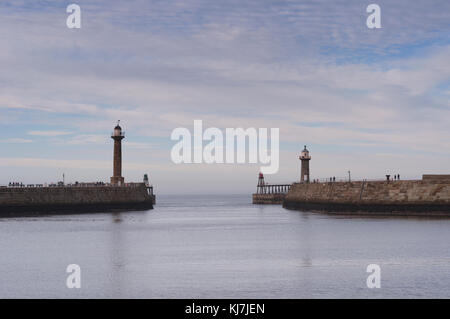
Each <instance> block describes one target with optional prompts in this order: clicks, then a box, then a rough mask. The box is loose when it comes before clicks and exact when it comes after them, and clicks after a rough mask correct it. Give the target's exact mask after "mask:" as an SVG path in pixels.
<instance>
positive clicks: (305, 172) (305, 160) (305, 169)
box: [298, 145, 311, 183]
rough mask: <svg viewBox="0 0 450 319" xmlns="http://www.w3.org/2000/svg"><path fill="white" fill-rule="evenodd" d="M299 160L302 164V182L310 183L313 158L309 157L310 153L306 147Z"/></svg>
mask: <svg viewBox="0 0 450 319" xmlns="http://www.w3.org/2000/svg"><path fill="white" fill-rule="evenodd" d="M298 158H299V159H300V161H301V162H302V168H301V176H300V182H301V183H305V182H306V183H309V161H310V160H311V156H310V155H309V151H308V150H307V149H306V145H305V148H304V149H303V151H302V152H301V154H300V156H299V157H298Z"/></svg>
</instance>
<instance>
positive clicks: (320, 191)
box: [283, 180, 450, 214]
mask: <svg viewBox="0 0 450 319" xmlns="http://www.w3.org/2000/svg"><path fill="white" fill-rule="evenodd" d="M283 207H286V208H291V209H301V210H322V211H333V212H353V211H359V212H361V211H366V212H386V213H389V214H391V213H392V212H399V213H401V212H424V213H430V212H433V213H434V212H435V213H438V214H439V213H445V214H448V213H450V182H449V181H445V180H442V181H437V180H434V181H426V180H421V181H419V180H417V181H390V182H388V181H369V182H364V181H357V182H330V183H302V184H300V183H295V184H293V185H292V187H291V188H290V190H289V192H288V194H287V195H286V198H285V200H284V202H283Z"/></svg>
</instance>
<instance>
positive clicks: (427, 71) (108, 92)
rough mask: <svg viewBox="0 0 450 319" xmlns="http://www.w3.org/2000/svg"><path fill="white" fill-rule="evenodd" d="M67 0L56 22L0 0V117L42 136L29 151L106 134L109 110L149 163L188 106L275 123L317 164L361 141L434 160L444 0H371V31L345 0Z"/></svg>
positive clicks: (444, 67) (370, 160) (44, 11)
mask: <svg viewBox="0 0 450 319" xmlns="http://www.w3.org/2000/svg"><path fill="white" fill-rule="evenodd" d="M77 3H78V4H79V5H80V6H81V8H82V19H83V23H82V28H81V29H80V30H68V29H67V28H66V27H65V18H66V16H67V14H66V12H65V8H64V6H65V4H63V3H62V2H59V1H54V2H53V1H45V2H39V5H37V4H31V3H29V2H28V1H21V2H17V1H2V3H1V4H0V14H1V16H2V19H0V37H1V38H2V50H0V64H1V65H2V72H1V73H0V83H1V88H0V109H1V114H0V121H1V123H3V124H4V125H7V126H8V129H9V130H12V131H13V133H14V135H13V136H23V134H27V132H28V133H29V134H30V135H32V136H43V137H52V138H48V139H41V140H45V141H42V142H41V144H40V151H41V152H43V153H46V152H48V153H50V152H55V153H57V152H58V150H60V149H61V148H63V147H65V146H67V145H68V146H71V147H77V146H78V145H79V146H84V145H86V147H91V145H101V144H105V145H106V143H110V142H111V141H110V139H109V133H110V130H111V128H112V126H113V125H114V123H115V121H116V120H118V119H121V120H122V121H123V126H124V129H125V130H128V131H130V132H132V135H130V136H128V135H127V138H126V143H127V144H126V145H127V149H130V152H128V153H126V154H125V155H127V154H129V155H130V156H132V157H131V158H128V159H127V160H129V161H135V162H139V161H140V159H141V158H143V157H145V158H146V159H149V160H150V161H151V159H152V154H164V152H167V149H168V148H169V146H170V140H169V137H170V132H171V130H173V129H174V128H176V127H179V126H184V127H191V125H192V122H193V120H194V119H199V118H200V119H202V120H203V121H204V123H205V125H208V126H215V127H221V128H224V127H237V126H240V127H244V128H245V127H252V126H253V127H279V128H280V134H281V139H282V141H281V142H282V144H283V143H284V144H285V145H288V146H286V147H289V148H290V151H291V152H292V153H295V152H296V149H295V148H296V147H297V146H294V145H297V144H298V147H301V146H302V145H303V144H305V143H307V144H312V145H311V151H312V152H313V151H314V150H315V149H316V150H317V151H320V152H321V156H325V157H327V158H328V159H329V160H328V161H329V162H331V161H332V159H333V158H335V156H336V153H335V152H336V148H337V146H338V145H339V146H341V147H343V148H345V150H346V152H349V153H350V154H359V153H358V152H360V150H361V149H363V150H364V152H365V153H366V154H368V156H367V157H364V160H365V161H367V162H365V167H366V171H367V173H370V172H372V171H373V169H374V167H378V166H386V167H387V166H389V165H390V164H391V162H390V161H389V158H386V157H383V156H375V155H376V154H390V153H392V154H394V153H396V154H402V156H405V157H406V156H408V158H411V161H412V162H414V161H413V158H415V159H418V158H419V157H418V156H419V155H414V154H416V153H417V154H419V153H420V154H424V153H425V152H426V153H428V154H430V153H432V154H437V157H436V158H437V159H438V160H439V161H440V162H439V161H438V160H436V161H435V162H433V163H434V165H435V166H436V167H445V163H444V161H445V160H444V159H445V157H446V156H447V162H448V156H450V145H449V141H450V128H449V127H450V126H449V120H448V119H449V118H450V100H449V98H448V94H449V93H448V92H450V69H449V68H450V64H449V63H448V61H449V60H450V24H449V23H448V12H449V11H450V2H448V1H447V0H436V1H433V4H432V5H431V3H430V1H427V0H418V1H407V0H399V1H388V0H379V1H377V3H378V4H379V5H380V6H381V10H382V15H381V17H382V29H380V30H369V29H367V27H366V25H365V19H366V17H367V13H366V11H365V8H366V6H367V4H368V3H367V4H366V3H363V2H361V1H359V0H354V1H345V2H343V1H329V0H326V1H325V0H314V1H312V0H311V1H261V0H257V1H256V0H255V1H253V0H250V1H245V2H242V1H237V0H233V1H213V2H212V1H207V0H187V1H185V0H168V1H162V2H161V1H144V0H130V1H126V2H123V1H116V0H111V1H95V2H92V1H86V0H80V1H79V2H77ZM62 123H63V124H64V126H62ZM46 143H47V144H46ZM32 144H33V145H34V144H36V143H32ZM30 146H32V145H31V144H30ZM92 148H94V147H93V146H92ZM133 150H134V151H133ZM33 151H35V150H32V149H30V152H33ZM20 152H22V153H20V155H17V156H22V155H23V152H24V150H20ZM109 155H110V154H109V153H108V156H109ZM369 155H372V156H369ZM12 156H14V154H13V155H12ZM355 156H360V154H359V155H355ZM161 157H164V156H163V155H161ZM294 157H295V156H294ZM314 158H315V159H317V157H314ZM384 158H386V159H384ZM167 159H169V155H167ZM21 163H26V162H21ZM414 163H420V161H418V160H417V161H415V162H414ZM42 165H44V164H42ZM166 165H167V166H165V167H168V165H170V163H167V164H166ZM289 165H291V171H290V172H291V174H296V173H297V172H296V163H290V164H289ZM329 165H330V167H332V168H333V169H336V170H347V168H345V166H346V165H348V163H346V162H333V163H330V164H329ZM355 165H356V164H355ZM315 168H316V169H317V170H320V171H327V169H328V167H325V166H320V167H317V166H316V167H315ZM216 169H217V171H219V170H220V169H221V168H220V167H217V168H216ZM409 169H411V170H412V169H414V167H412V166H411V167H409ZM420 169H421V168H420V167H416V170H420ZM167 172H168V173H167V174H168V175H170V174H171V173H170V172H171V170H168V171H167ZM211 175H214V174H211ZM167 178H169V179H170V178H173V179H175V177H170V176H167ZM230 187H231V186H230Z"/></svg>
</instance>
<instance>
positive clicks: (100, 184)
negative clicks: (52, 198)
mask: <svg viewBox="0 0 450 319" xmlns="http://www.w3.org/2000/svg"><path fill="white" fill-rule="evenodd" d="M143 184H144V183H142V182H141V183H125V184H123V185H114V184H110V183H104V182H94V183H73V184H63V183H57V184H54V183H50V184H47V183H45V184H23V183H11V184H9V185H0V187H1V188H70V187H141V186H142V185H143ZM147 188H148V189H150V190H151V194H153V186H147Z"/></svg>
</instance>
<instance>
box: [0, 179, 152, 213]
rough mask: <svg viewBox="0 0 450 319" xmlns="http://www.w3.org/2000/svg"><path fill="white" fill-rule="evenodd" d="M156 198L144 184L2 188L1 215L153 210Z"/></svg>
mask: <svg viewBox="0 0 450 319" xmlns="http://www.w3.org/2000/svg"><path fill="white" fill-rule="evenodd" d="M153 201H154V198H153V196H151V195H149V194H148V192H147V189H146V187H145V185H144V184H142V185H140V184H139V185H134V186H131V187H127V186H121V187H115V186H95V187H42V188H40V187H23V188H0V214H7V213H15V212H25V211H35V212H49V211H53V210H64V211H66V210H70V211H80V212H84V211H93V210H94V211H95V210H99V211H102V210H110V209H115V208H124V209H125V208H129V209H150V208H152V204H153Z"/></svg>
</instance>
